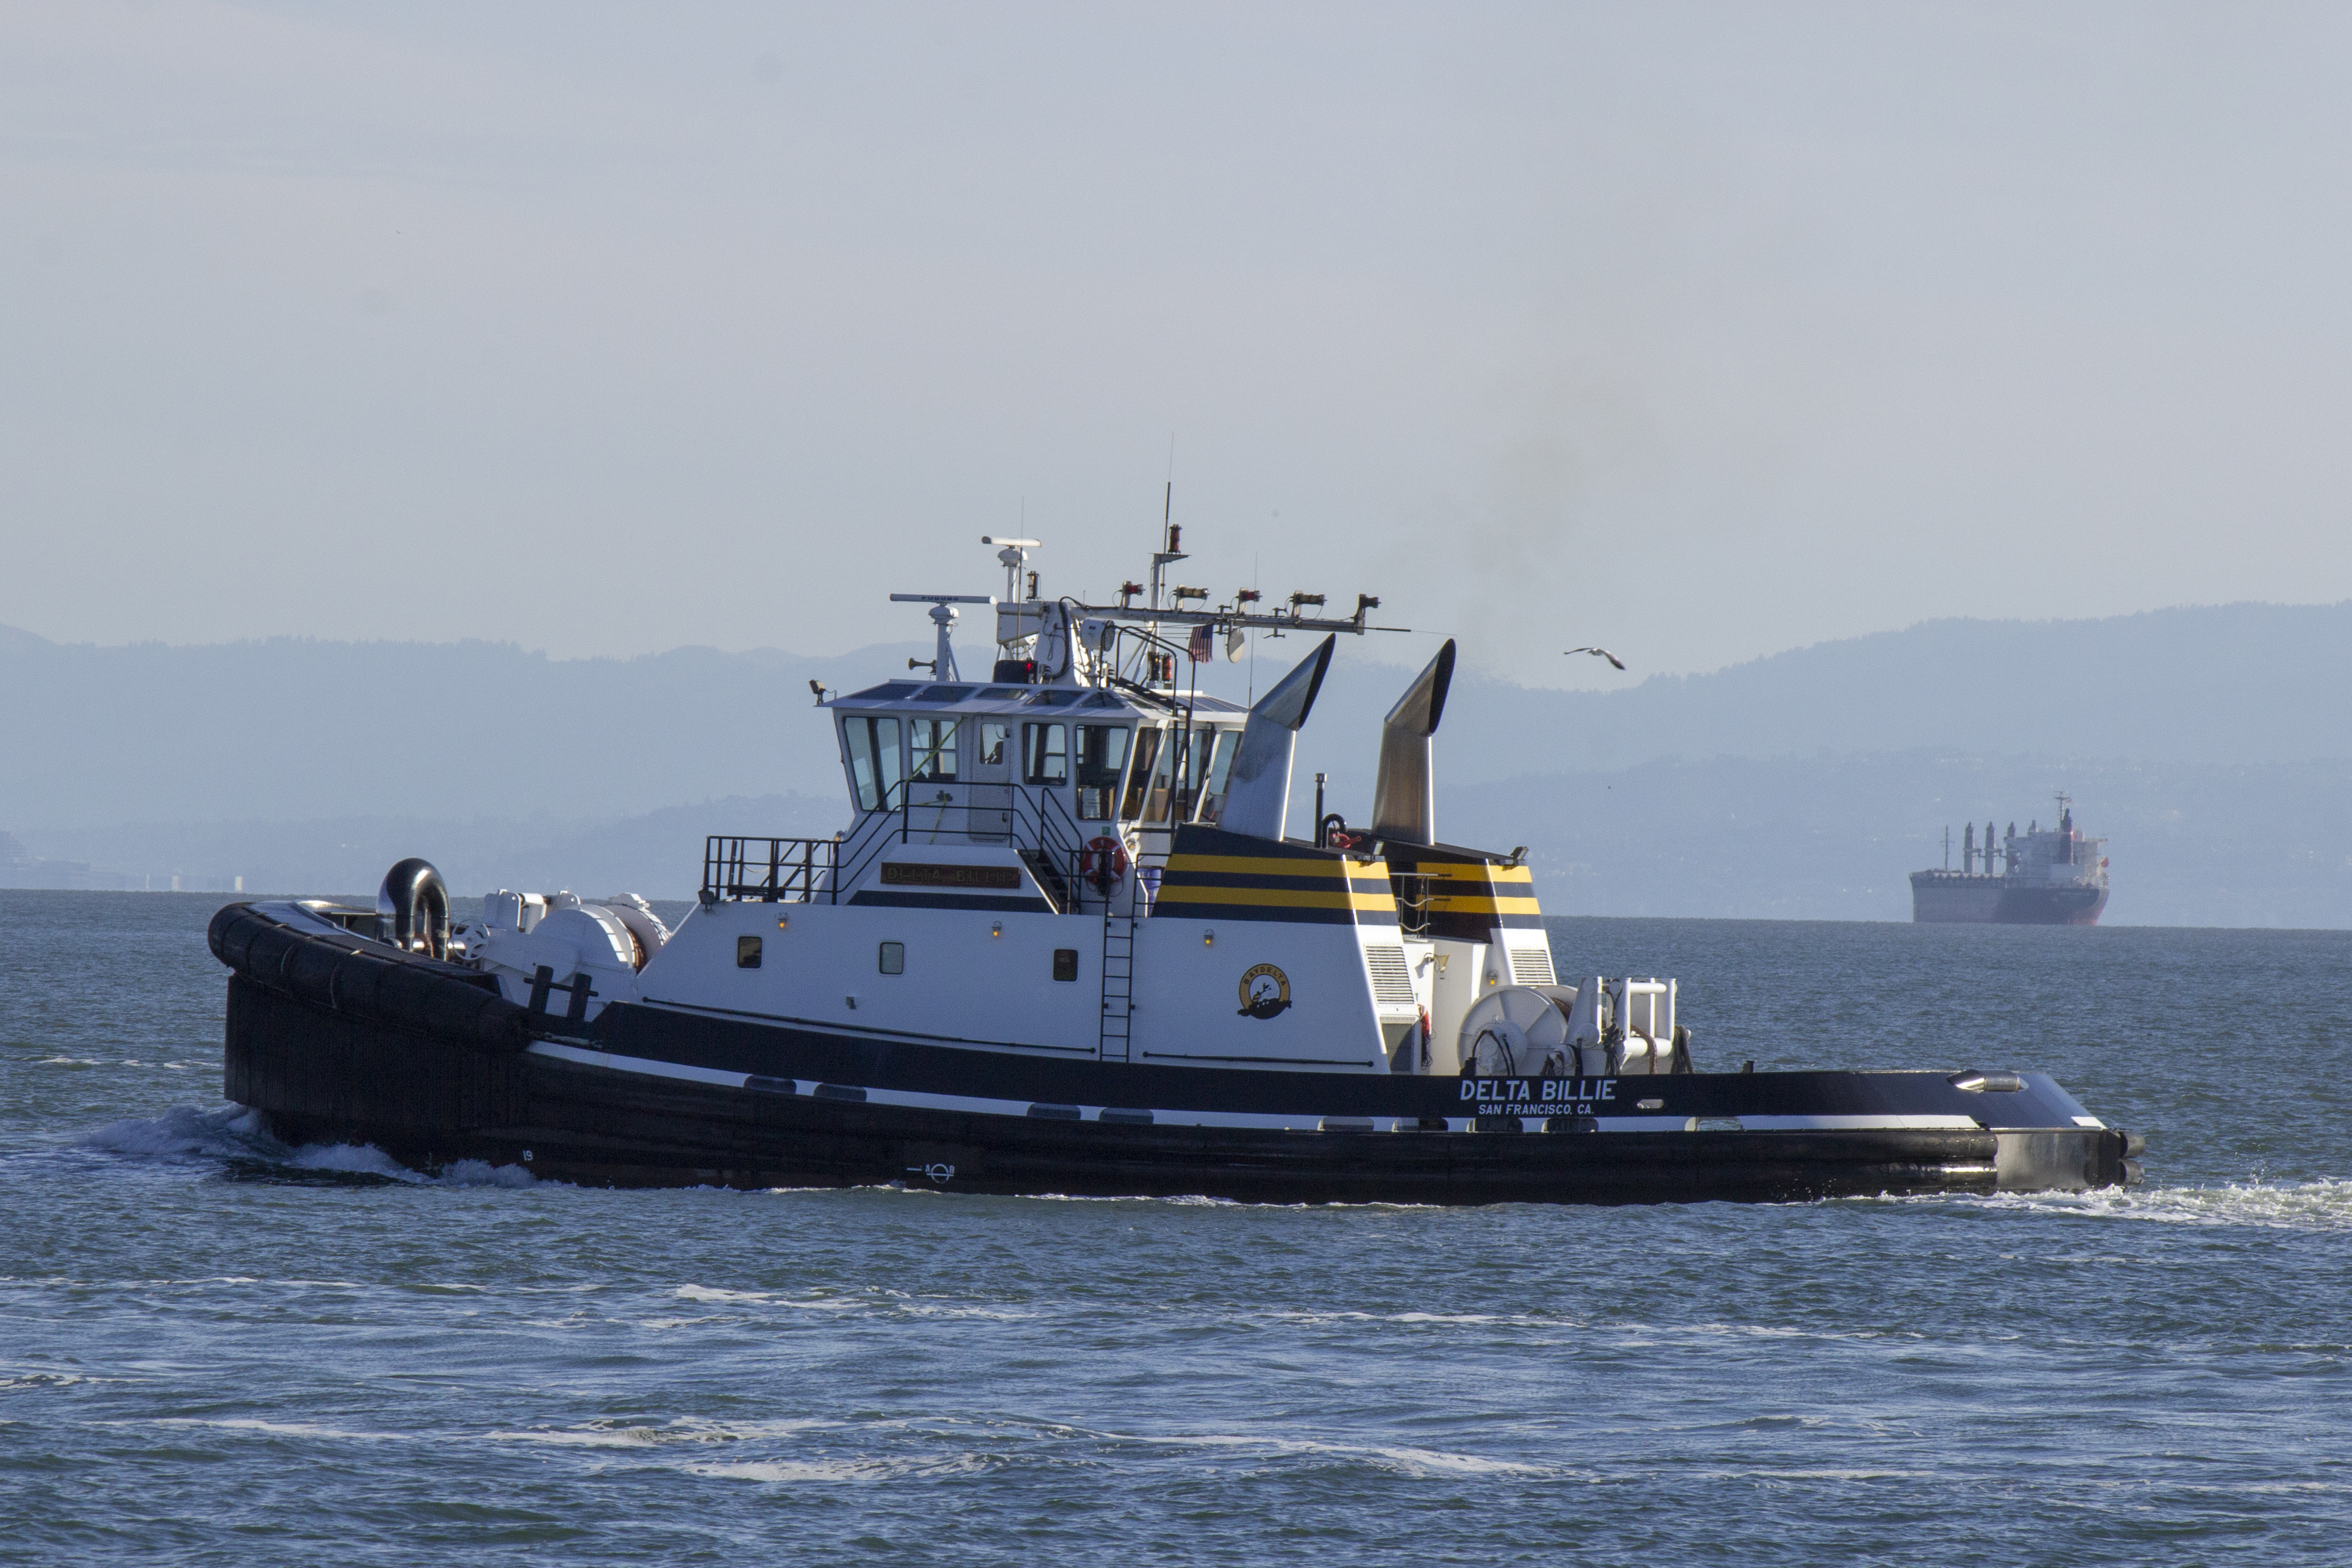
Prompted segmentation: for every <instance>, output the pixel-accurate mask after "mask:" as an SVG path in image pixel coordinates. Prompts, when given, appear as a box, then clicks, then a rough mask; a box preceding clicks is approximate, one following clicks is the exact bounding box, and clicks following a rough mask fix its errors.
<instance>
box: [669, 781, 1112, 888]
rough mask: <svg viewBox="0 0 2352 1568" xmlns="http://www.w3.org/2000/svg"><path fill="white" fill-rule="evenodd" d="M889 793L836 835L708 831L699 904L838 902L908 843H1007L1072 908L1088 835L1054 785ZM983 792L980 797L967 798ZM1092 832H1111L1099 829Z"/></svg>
mask: <svg viewBox="0 0 2352 1568" xmlns="http://www.w3.org/2000/svg"><path fill="white" fill-rule="evenodd" d="M912 784H913V785H914V787H909V785H908V784H898V785H894V786H893V787H892V789H891V791H890V794H891V795H892V796H894V797H895V798H896V804H895V805H889V806H886V807H883V808H881V809H878V810H875V811H869V812H866V813H865V814H864V815H863V816H860V817H859V818H858V821H857V824H856V826H854V827H852V828H851V829H850V831H849V832H848V833H847V834H846V835H844V836H841V837H833V838H760V837H746V836H739V835H733V834H712V835H710V836H709V837H707V838H706V839H704V841H703V850H702V901H703V902H705V903H716V902H718V901H719V900H722V899H732V900H757V901H760V902H763V903H799V904H806V903H835V902H838V901H839V900H840V898H841V896H842V894H843V893H844V892H845V891H846V890H848V889H853V888H855V887H856V886H857V885H858V882H859V880H860V879H862V878H863V877H864V876H865V875H866V871H867V869H868V868H871V867H872V866H873V864H874V862H875V861H876V860H877V858H879V857H880V856H881V854H882V852H883V851H884V850H885V849H889V848H895V847H898V846H900V845H907V844H975V845H992V846H1000V847H1003V846H1009V847H1012V848H1013V850H1014V852H1015V853H1017V854H1018V855H1019V856H1020V858H1021V860H1022V862H1023V863H1024V864H1025V865H1026V866H1027V867H1028V868H1029V870H1030V873H1031V875H1032V876H1034V877H1035V878H1036V879H1037V883H1038V885H1039V886H1040V887H1042V888H1044V889H1045V892H1046V895H1047V897H1049V898H1050V899H1052V900H1053V901H1054V903H1055V906H1056V907H1057V908H1060V909H1064V910H1069V909H1074V908H1076V903H1077V889H1078V881H1079V859H1080V857H1081V856H1082V855H1083V853H1084V850H1085V845H1086V841H1087V831H1086V829H1085V827H1083V826H1081V825H1080V824H1079V823H1078V822H1077V820H1076V818H1075V817H1074V816H1072V815H1071V812H1070V807H1069V805H1068V803H1067V802H1066V801H1064V800H1063V799H1062V797H1061V795H1060V794H1059V793H1058V792H1056V791H1055V790H1051V789H1029V788H1024V787H1023V786H1021V785H1019V784H982V785H977V786H971V785H968V786H966V795H967V798H965V799H962V800H956V799H954V798H952V797H946V796H945V792H941V795H942V797H944V798H934V799H932V800H929V801H922V800H919V799H917V798H915V789H916V788H919V787H923V786H924V784H925V781H920V780H918V781H912ZM982 792H985V795H984V797H983V798H981V799H977V800H975V799H971V798H970V796H971V795H974V794H980V793H982ZM1098 831H1099V832H1100V833H1101V834H1103V835H1106V836H1114V835H1115V834H1116V832H1117V829H1116V827H1115V826H1113V825H1112V824H1110V823H1104V824H1102V825H1101V826H1100V828H1099V829H1098Z"/></svg>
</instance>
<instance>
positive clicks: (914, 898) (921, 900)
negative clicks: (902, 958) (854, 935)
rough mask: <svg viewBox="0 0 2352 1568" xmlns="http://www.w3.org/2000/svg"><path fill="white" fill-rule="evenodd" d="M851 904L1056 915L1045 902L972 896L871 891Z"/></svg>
mask: <svg viewBox="0 0 2352 1568" xmlns="http://www.w3.org/2000/svg"><path fill="white" fill-rule="evenodd" d="M849 901H850V902H851V903H853V904H878V905H880V906H882V907H883V908H886V909H894V910H1003V911H1005V912H1006V913H1010V914H1021V915H1050V914H1052V913H1053V912H1054V906H1053V905H1051V904H1049V903H1047V902H1046V901H1045V900H1043V899H1021V898H988V897H983V896H981V895H977V894H969V893H877V892H875V891H873V890H872V889H868V890H866V892H863V893H860V894H858V895H857V896H856V898H853V899H851V900H849Z"/></svg>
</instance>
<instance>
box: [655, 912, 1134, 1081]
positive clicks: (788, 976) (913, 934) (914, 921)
mask: <svg viewBox="0 0 2352 1568" xmlns="http://www.w3.org/2000/svg"><path fill="white" fill-rule="evenodd" d="M778 921H782V922H783V923H782V925H781V926H780V925H779V924H778ZM1000 925H1001V926H1002V928H1003V935H1002V936H994V935H992V934H990V933H991V931H992V928H995V927H998V926H1000ZM1089 933H1091V940H1089ZM739 936H757V937H759V938H760V939H761V964H760V967H759V968H757V969H741V968H738V967H737V965H736V963H735V944H736V938H738V937H739ZM883 942H903V943H905V944H906V949H907V954H906V972H905V973H902V974H884V973H881V971H880V949H881V944H882V943H883ZM1056 948H1071V949H1074V950H1076V952H1077V954H1078V977H1077V979H1076V980H1075V981H1056V980H1055V979H1054V978H1053V969H1054V950H1055V949H1056ZM1101 973H1102V922H1101V921H1100V920H1098V919H1094V920H1090V919H1087V918H1085V917H1082V916H1075V915H1038V914H1022V913H1017V912H1016V913H1003V914H997V913H991V912H987V911H983V910H970V911H966V910H941V909H887V908H883V909H877V908H874V907H872V906H868V905H859V904H791V903H776V904H766V903H753V902H743V903H721V904H716V905H710V906H708V907H704V908H698V909H697V910H695V911H694V912H693V913H692V914H691V915H689V916H688V919H687V921H686V923H685V924H683V925H681V926H680V927H679V928H678V931H677V934H676V935H674V936H672V937H671V938H670V940H669V942H668V943H667V945H666V946H665V947H664V948H663V949H662V951H661V953H660V955H659V956H658V957H657V958H656V960H655V962H654V963H650V964H648V965H646V971H645V973H643V974H642V975H641V976H639V980H640V988H641V989H642V991H643V993H644V994H645V996H646V1000H648V1001H672V1002H683V1003H688V1004H692V1005H701V1006H710V1007H727V1008H732V1009H736V1010H739V1011H743V1012H752V1013H765V1014H770V1015H772V1016H780V1017H786V1018H801V1019H806V1020H808V1021H810V1022H811V1023H814V1024H821V1025H838V1026H851V1027H864V1028H871V1029H892V1030H903V1031H906V1032H908V1033H910V1034H919V1035H938V1034H951V1035H954V1036H956V1037H961V1038H963V1039H968V1040H971V1041H974V1042H980V1043H1003V1044H1014V1045H1023V1044H1034V1045H1055V1046H1063V1047H1076V1046H1079V1045H1083V1046H1084V1047H1086V1049H1087V1050H1088V1051H1091V1050H1093V1049H1094V1047H1095V1045H1096V1040H1097V1018H1098V1017H1099V1007H1100V1002H1101V995H1102V990H1101ZM851 996H855V997H856V1006H855V1007H852V1006H851V1005H849V1004H848V1001H847V998H849V997H851ZM1055 1054H1057V1055H1058V1054H1063V1053H1055Z"/></svg>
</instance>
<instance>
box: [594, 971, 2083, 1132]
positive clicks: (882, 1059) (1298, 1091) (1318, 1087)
mask: <svg viewBox="0 0 2352 1568" xmlns="http://www.w3.org/2000/svg"><path fill="white" fill-rule="evenodd" d="M591 1029H592V1032H593V1034H594V1035H595V1036H596V1037H597V1044H598V1045H599V1046H601V1047H604V1049H606V1050H609V1051H615V1052H619V1053H622V1054H625V1055H629V1056H638V1057H645V1058H650V1059H652V1060H656V1061H667V1062H676V1063H679V1064H681V1065H685V1066H690V1067H706V1068H713V1069H714V1070H717V1071H721V1072H740V1073H755V1074H758V1075H759V1076H761V1077H762V1078H791V1079H802V1080H803V1081H814V1082H819V1083H841V1084H860V1085H864V1086H865V1087H866V1088H869V1089H901V1090H904V1091H907V1092H908V1093H914V1094H952V1095H967V1096H971V1097H973V1098H975V1099H982V1100H1021V1101H1023V1102H1024V1103H1026V1102H1028V1101H1033V1100H1035V1101H1044V1102H1045V1103H1048V1104H1054V1105H1133V1106H1147V1107H1150V1108H1152V1109H1155V1110H1170V1111H1173V1110H1208V1111H1218V1110H1222V1111H1233V1112H1237V1113H1245V1114H1257V1115H1308V1114H1312V1115H1320V1116H1454V1117H1459V1116H1463V1115H1465V1114H1467V1113H1466V1112H1465V1110H1463V1109H1462V1106H1461V1103H1460V1092H1461V1081H1462V1080H1461V1079H1454V1078H1423V1077H1418V1076H1414V1075H1409V1074H1403V1073H1383V1072H1288V1071H1284V1070H1282V1069H1280V1068H1235V1067H1227V1068H1215V1067H1174V1066H1160V1065H1157V1064H1153V1063H1140V1062H1135V1063H1130V1062H1104V1061H1096V1060H1059V1061H1056V1060H1051V1059H1046V1058H1038V1057H1034V1056H1015V1055H1013V1054H1012V1053H1010V1052H1005V1051H989V1050H974V1049H971V1048H970V1047H959V1046H949V1045H933V1044H929V1043H927V1042H925V1041H923V1040H921V1039H919V1038H898V1039H873V1038H856V1037H848V1036H845V1035H842V1034H839V1033H837V1032H835V1031H834V1030H832V1029H830V1028H826V1027H817V1026H801V1027H793V1026H776V1025H766V1024H759V1023H754V1022H751V1021H749V1020H742V1021H738V1020H733V1019H727V1018H716V1017H712V1016H709V1015H708V1014H688V1013H678V1012H670V1011H667V1009H663V1008H657V1007H647V1006H644V1005H638V1004H635V1003H629V1002H615V1003H614V1004H612V1005H610V1006H607V1007H606V1008H605V1009H604V1011H603V1012H602V1013H600V1014H598V1015H597V1016H596V1021H595V1023H594V1024H593V1025H592V1026H591ZM1317 1043H1318V1044H1322V1045H1323V1046H1324V1047H1325V1048H1326V1049H1330V1048H1339V1049H1346V1048H1347V1047H1348V1046H1349V1041H1348V1040H1346V1039H1344V1038H1329V1039H1325V1040H1319V1041H1318V1042H1317ZM2021 1076H2022V1077H2023V1078H2024V1079H2025V1084H2026V1088H2025V1089H2024V1090H2023V1091H2021V1092H2020V1093H2017V1094H2014V1095H2008V1094H2003V1095H1982V1094H1969V1093H1966V1092H1964V1091H1962V1090H1960V1089H1955V1088H1954V1087H1953V1086H1952V1084H1951V1083H1950V1081H1949V1080H1948V1079H1947V1078H1946V1076H1945V1075H1944V1074H1942V1073H1936V1072H1872V1073H1862V1072H1785V1073H1780V1072H1775V1073H1760V1072H1759V1073H1691V1074H1675V1075H1667V1076H1659V1077H1646V1078H1625V1079H1617V1080H1616V1082H1617V1084H1618V1089H1617V1095H1616V1099H1615V1100H1613V1101H1612V1102H1610V1104H1609V1108H1608V1110H1607V1111H1606V1112H1604V1114H1607V1115H1612V1116H1671V1117H1689V1116H1743V1115H1745V1116H1770V1115H1783V1116H1785V1115H1800V1116H1832V1115H1843V1116H1853V1115H1891V1114H1922V1113H1925V1114H1934V1115H1961V1116H1972V1115H1984V1116H1988V1117H1991V1116H1998V1117H2000V1123H1999V1124H2000V1125H2001V1126H2006V1127H2033V1126H2042V1127H2068V1128H2070V1127H2071V1126H2072V1125H2073V1123H2072V1121H2070V1116H2071V1114H2072V1111H2071V1110H2070V1107H2072V1105H2073V1101H2072V1100H2069V1099H2067V1097H2066V1095H2065V1092H2064V1091H2063V1089H2058V1088H2057V1086H2056V1085H2055V1084H2054V1083H2053V1082H2052V1081H2051V1080H2050V1079H2048V1078H2047V1077H2045V1076H2044V1075H2042V1074H2040V1073H2026V1074H2022V1075H2021ZM1651 1099H1657V1100H1664V1102H1665V1103H1664V1105H1663V1106H1662V1107H1660V1108H1659V1109H1657V1110H1643V1109H1642V1108H1641V1107H1640V1105H1639V1101H1641V1100H1651ZM1989 1100H1999V1101H2000V1104H1998V1105H1989V1104H1988V1103H1986V1102H1987V1101H1989Z"/></svg>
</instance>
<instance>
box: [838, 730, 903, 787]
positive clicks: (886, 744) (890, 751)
mask: <svg viewBox="0 0 2352 1568" xmlns="http://www.w3.org/2000/svg"><path fill="white" fill-rule="evenodd" d="M841 741H842V750H843V751H844V752H845V753H846V754H847V756H848V758H849V792H850V794H852V795H856V797H857V809H858V810H860V811H887V810H891V809H895V808H896V807H897V805H898V799H899V796H900V795H902V794H904V793H905V792H904V791H903V790H902V789H901V788H900V787H899V786H900V785H901V784H903V783H904V782H905V780H906V776H907V775H906V769H905V763H903V762H902V761H901V758H900V754H899V751H898V721H897V720H896V719H869V718H866V717H865V716H864V715H862V714H861V715H856V716H853V717H851V718H847V719H844V720H843V721H841Z"/></svg>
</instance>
